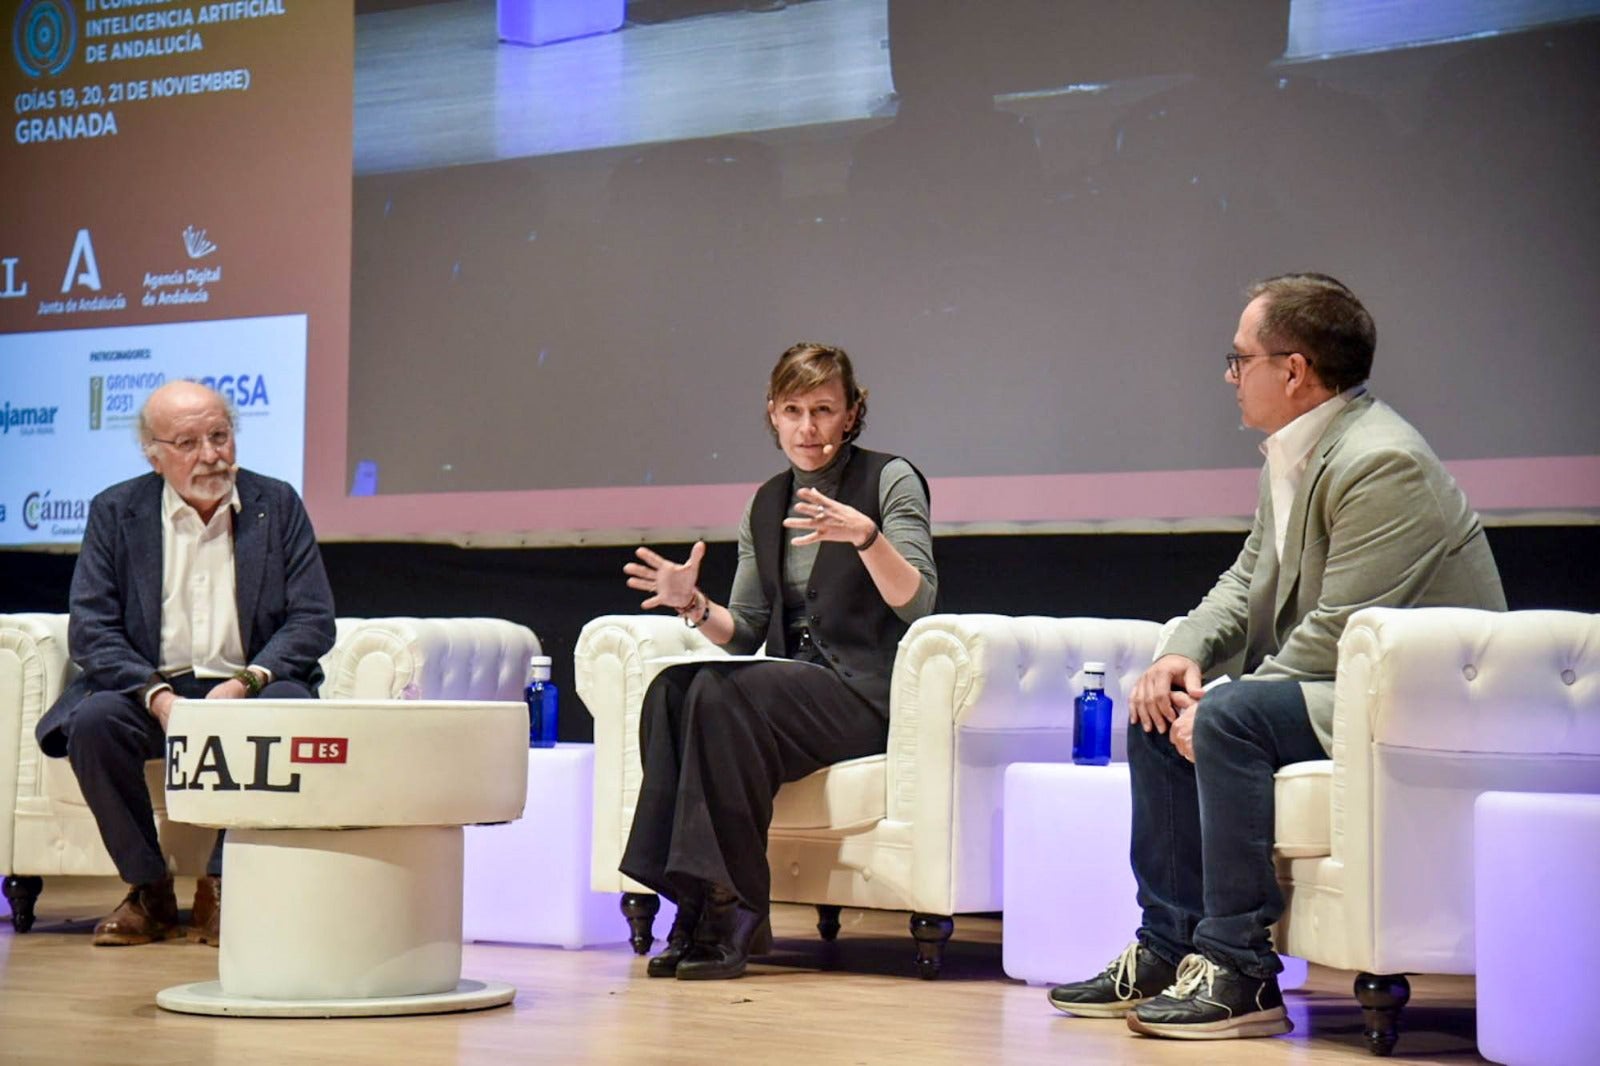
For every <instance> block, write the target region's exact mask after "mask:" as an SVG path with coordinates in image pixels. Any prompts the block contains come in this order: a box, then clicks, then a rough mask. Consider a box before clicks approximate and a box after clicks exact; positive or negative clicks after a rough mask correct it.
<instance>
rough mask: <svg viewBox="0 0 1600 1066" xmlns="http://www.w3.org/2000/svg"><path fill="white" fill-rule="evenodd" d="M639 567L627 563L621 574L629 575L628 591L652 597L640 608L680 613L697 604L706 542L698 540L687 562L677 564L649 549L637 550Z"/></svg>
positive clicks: (690, 550) (690, 551)
mask: <svg viewBox="0 0 1600 1066" xmlns="http://www.w3.org/2000/svg"><path fill="white" fill-rule="evenodd" d="M634 554H635V555H637V556H638V557H639V561H638V562H636V563H627V564H625V565H624V566H623V568H622V572H623V573H625V574H627V575H628V587H629V588H630V589H638V590H639V591H640V592H648V593H650V597H649V599H647V600H645V601H644V602H643V603H641V604H640V605H639V606H641V607H643V608H644V609H645V610H647V611H648V610H650V608H652V607H671V608H672V609H673V610H674V611H681V610H683V609H684V608H685V607H688V606H689V605H690V604H691V603H693V602H694V590H695V586H697V585H699V584H700V560H701V559H704V558H705V554H706V542H705V541H703V540H697V541H695V542H694V547H692V548H690V549H689V559H688V561H687V562H683V563H675V562H673V561H672V560H671V559H668V558H666V557H665V556H663V555H660V554H657V553H656V552H653V551H651V550H650V549H649V548H639V549H637V550H635V552H634Z"/></svg>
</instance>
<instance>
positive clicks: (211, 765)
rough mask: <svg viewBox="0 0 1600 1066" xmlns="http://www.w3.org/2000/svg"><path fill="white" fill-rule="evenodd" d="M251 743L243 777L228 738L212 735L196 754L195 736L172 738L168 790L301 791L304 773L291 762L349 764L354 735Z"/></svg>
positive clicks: (252, 740)
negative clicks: (232, 757) (232, 761)
mask: <svg viewBox="0 0 1600 1066" xmlns="http://www.w3.org/2000/svg"><path fill="white" fill-rule="evenodd" d="M244 739H245V740H246V741H247V742H248V743H249V745H250V752H249V767H248V770H249V773H248V776H246V777H241V776H240V775H239V774H238V773H236V772H235V768H234V767H232V766H230V765H229V764H228V755H227V752H226V751H225V750H224V749H223V746H222V738H221V737H217V736H210V737H206V738H205V739H204V740H203V741H201V742H200V745H199V750H198V752H197V753H195V754H194V756H193V757H192V758H191V756H190V743H189V738H188V737H186V736H168V737H167V788H169V789H193V790H196V791H210V792H299V791H300V775H299V774H298V773H296V772H294V771H288V770H286V769H285V768H284V767H283V763H284V756H283V755H282V754H281V753H282V752H283V751H284V749H285V748H287V749H288V762H290V763H343V762H345V761H346V760H347V759H348V758H349V755H350V738H349V737H289V738H287V744H286V743H285V739H286V738H284V737H271V736H262V737H245V738H244Z"/></svg>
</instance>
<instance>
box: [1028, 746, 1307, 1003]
mask: <svg viewBox="0 0 1600 1066" xmlns="http://www.w3.org/2000/svg"><path fill="white" fill-rule="evenodd" d="M1002 825H1003V837H1004V844H1003V852H1004V865H1003V870H1002V890H1001V900H1002V907H1003V908H1004V911H1005V913H1004V919H1003V925H1002V938H1001V952H1000V957H1001V965H1002V967H1003V968H1004V969H1005V972H1006V974H1007V975H1009V976H1011V977H1014V978H1017V979H1018V980H1021V981H1026V982H1028V983H1029V984H1033V985H1044V984H1063V983H1066V982H1068V981H1082V980H1084V979H1086V978H1088V977H1092V976H1094V975H1095V974H1097V973H1099V972H1100V971H1101V970H1103V969H1104V968H1105V965H1106V963H1108V962H1110V961H1111V960H1112V959H1115V958H1116V957H1117V955H1119V954H1120V953H1121V952H1122V949H1123V948H1125V947H1127V945H1128V941H1130V940H1132V939H1133V935H1134V933H1135V931H1137V930H1138V928H1139V921H1140V917H1141V913H1140V910H1139V903H1138V900H1137V898H1136V896H1137V892H1138V887H1137V886H1136V884H1135V883H1134V879H1133V868H1132V867H1131V866H1130V865H1129V861H1128V847H1129V842H1130V840H1131V838H1132V835H1133V834H1132V827H1133V795H1132V793H1131V791H1130V790H1129V783H1128V764H1127V763H1111V764H1110V765H1108V766H1075V765H1073V764H1072V763H1013V764H1012V765H1011V766H1009V767H1007V768H1006V783H1005V809H1004V813H1003V815H1002ZM1279 958H1281V959H1282V960H1283V964H1284V969H1283V972H1282V973H1280V974H1279V975H1278V985H1279V987H1280V988H1298V987H1300V985H1301V984H1303V983H1304V982H1305V976H1306V964H1305V962H1304V961H1302V960H1300V959H1294V958H1290V957H1289V956H1287V955H1281V956H1279Z"/></svg>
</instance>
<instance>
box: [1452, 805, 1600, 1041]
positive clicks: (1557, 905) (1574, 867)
mask: <svg viewBox="0 0 1600 1066" xmlns="http://www.w3.org/2000/svg"><path fill="white" fill-rule="evenodd" d="M1472 858H1473V892H1474V911H1475V915H1476V918H1475V926H1476V928H1475V930H1474V932H1475V935H1476V937H1477V959H1476V969H1477V971H1478V1051H1479V1053H1480V1054H1482V1055H1483V1057H1484V1058H1486V1059H1489V1060H1491V1061H1493V1062H1504V1063H1511V1064H1513V1066H1521V1064H1522V1063H1540V1064H1549V1066H1566V1064H1569V1063H1570V1064H1573V1066H1576V1064H1578V1063H1590V1062H1594V1061H1596V1057H1597V1056H1600V1011H1596V1010H1595V1009H1594V1005H1593V1003H1592V1002H1591V1001H1592V999H1593V988H1594V981H1593V979H1592V974H1593V971H1594V960H1595V959H1596V958H1600V915H1597V913H1596V912H1597V910H1600V887H1597V886H1600V795H1577V794H1564V793H1551V792H1485V793H1483V794H1482V795H1480V796H1479V797H1478V798H1477V800H1476V802H1475V803H1474V806H1473V853H1472Z"/></svg>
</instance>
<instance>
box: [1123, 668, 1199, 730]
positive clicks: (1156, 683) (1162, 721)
mask: <svg viewBox="0 0 1600 1066" xmlns="http://www.w3.org/2000/svg"><path fill="white" fill-rule="evenodd" d="M1203 694H1204V693H1203V692H1202V691H1201V688H1200V664H1199V663H1197V662H1195V661H1194V660H1193V659H1190V658H1188V657H1187V656H1183V655H1163V656H1162V657H1161V658H1159V659H1157V660H1156V661H1155V662H1153V663H1151V664H1150V668H1149V669H1148V670H1146V671H1145V672H1144V673H1143V674H1142V675H1141V676H1140V677H1139V680H1138V681H1137V682H1136V683H1135V684H1134V686H1133V695H1132V698H1131V699H1129V701H1128V703H1129V707H1128V721H1130V722H1136V723H1138V724H1139V725H1140V726H1142V727H1143V728H1144V731H1145V732H1146V733H1148V732H1150V730H1152V729H1154V730H1155V731H1156V732H1157V733H1165V732H1166V731H1167V724H1168V723H1169V722H1171V721H1173V720H1174V719H1175V718H1177V717H1178V715H1179V714H1181V713H1183V712H1184V711H1185V710H1187V709H1188V708H1190V707H1192V706H1194V705H1195V704H1196V703H1198V702H1199V701H1200V697H1201V696H1202V695H1203Z"/></svg>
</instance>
